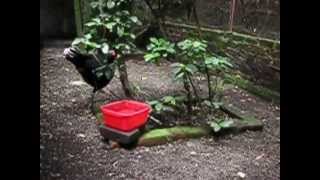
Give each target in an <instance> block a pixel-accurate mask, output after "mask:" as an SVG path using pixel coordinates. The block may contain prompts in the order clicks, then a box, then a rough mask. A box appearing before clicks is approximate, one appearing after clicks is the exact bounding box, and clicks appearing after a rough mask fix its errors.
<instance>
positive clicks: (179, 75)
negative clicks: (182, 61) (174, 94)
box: [175, 72, 184, 79]
mask: <svg viewBox="0 0 320 180" xmlns="http://www.w3.org/2000/svg"><path fill="white" fill-rule="evenodd" d="M183 76H184V72H180V73H179V74H177V75H176V77H175V78H176V79H180V78H182V77H183Z"/></svg>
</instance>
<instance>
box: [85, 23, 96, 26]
mask: <svg viewBox="0 0 320 180" xmlns="http://www.w3.org/2000/svg"><path fill="white" fill-rule="evenodd" d="M95 25H96V23H95V22H88V23H86V24H85V26H88V27H91V26H95Z"/></svg>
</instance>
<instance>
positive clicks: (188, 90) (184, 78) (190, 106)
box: [183, 76, 192, 114]
mask: <svg viewBox="0 0 320 180" xmlns="http://www.w3.org/2000/svg"><path fill="white" fill-rule="evenodd" d="M183 86H184V89H185V90H186V91H187V110H188V114H191V113H192V105H191V100H192V97H191V91H190V85H189V83H188V79H187V77H186V76H184V77H183Z"/></svg>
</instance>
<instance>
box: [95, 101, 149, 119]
mask: <svg viewBox="0 0 320 180" xmlns="http://www.w3.org/2000/svg"><path fill="white" fill-rule="evenodd" d="M121 103H131V104H138V105H140V106H142V107H143V108H141V109H140V110H138V111H136V112H133V113H130V114H126V113H121V112H117V111H112V110H110V109H108V108H109V107H110V106H114V105H117V104H121ZM100 109H101V111H102V113H108V114H109V115H112V116H118V117H131V116H135V115H137V114H140V113H143V112H146V111H149V113H150V112H151V107H150V106H149V105H148V104H146V103H142V102H138V101H133V100H121V101H114V102H111V103H109V104H106V105H102V106H100Z"/></svg>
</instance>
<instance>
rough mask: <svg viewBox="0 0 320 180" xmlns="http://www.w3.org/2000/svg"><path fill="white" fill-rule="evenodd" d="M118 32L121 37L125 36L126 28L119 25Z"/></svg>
mask: <svg viewBox="0 0 320 180" xmlns="http://www.w3.org/2000/svg"><path fill="white" fill-rule="evenodd" d="M117 33H118V35H119V36H120V37H122V36H123V33H124V29H123V28H122V27H118V28H117Z"/></svg>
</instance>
